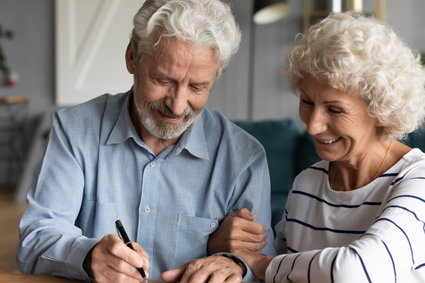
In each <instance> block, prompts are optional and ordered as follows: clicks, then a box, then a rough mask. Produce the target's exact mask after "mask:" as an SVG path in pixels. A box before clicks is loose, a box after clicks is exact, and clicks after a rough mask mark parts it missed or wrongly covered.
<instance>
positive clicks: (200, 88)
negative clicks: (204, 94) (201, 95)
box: [190, 85, 206, 92]
mask: <svg viewBox="0 0 425 283" xmlns="http://www.w3.org/2000/svg"><path fill="white" fill-rule="evenodd" d="M190 88H191V89H192V90H193V91H194V92H201V91H203V90H205V89H206V87H205V86H197V85H192V86H191V87H190Z"/></svg>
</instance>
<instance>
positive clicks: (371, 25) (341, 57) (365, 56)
mask: <svg viewBox="0 0 425 283" xmlns="http://www.w3.org/2000/svg"><path fill="white" fill-rule="evenodd" d="M286 72H287V74H288V75H289V80H290V82H291V88H292V90H294V91H295V92H298V91H299V88H300V85H301V83H302V80H303V79H304V77H305V76H306V75H308V74H310V75H312V76H314V77H315V78H316V79H318V80H321V81H324V82H326V83H327V84H329V85H330V86H331V87H333V88H335V89H338V90H340V91H344V92H352V93H356V94H358V95H360V96H361V97H362V98H363V99H364V100H365V101H366V102H367V103H368V114H369V115H370V116H372V117H375V118H377V119H378V120H379V121H380V122H381V124H382V125H383V130H384V137H385V138H403V137H404V136H405V135H406V134H407V133H410V132H412V131H414V130H416V129H417V128H419V127H420V126H421V125H422V123H423V121H424V119H425V70H424V68H423V67H422V65H421V64H420V57H419V54H417V55H414V54H413V52H412V51H411V50H410V49H409V48H408V47H407V46H406V45H405V44H404V43H403V42H402V40H400V39H399V38H398V37H397V35H396V34H395V33H394V32H393V31H392V30H391V29H390V28H389V27H388V26H385V25H383V24H381V23H379V22H378V21H377V20H375V19H373V18H369V17H363V16H360V15H357V14H353V13H351V12H346V13H339V14H333V15H330V16H328V17H327V18H325V19H324V20H322V21H321V22H319V23H317V24H315V25H313V26H311V27H310V28H309V29H308V30H307V32H306V33H305V35H303V36H302V35H301V36H299V37H298V41H297V43H296V44H295V46H294V47H293V49H292V51H291V52H290V55H289V56H288V66H287V69H286Z"/></svg>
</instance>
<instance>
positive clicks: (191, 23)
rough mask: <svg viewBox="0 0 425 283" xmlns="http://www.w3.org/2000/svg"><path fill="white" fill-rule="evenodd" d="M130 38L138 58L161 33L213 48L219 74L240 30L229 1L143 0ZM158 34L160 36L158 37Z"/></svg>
mask: <svg viewBox="0 0 425 283" xmlns="http://www.w3.org/2000/svg"><path fill="white" fill-rule="evenodd" d="M133 25H134V28H133V31H132V34H131V42H132V45H133V48H135V49H136V50H137V56H138V59H139V60H141V59H142V56H143V54H152V50H153V48H154V46H155V45H156V44H158V42H159V41H160V40H161V38H163V37H175V38H177V39H181V40H185V41H190V42H193V43H194V44H197V45H199V46H205V47H210V48H213V49H214V50H215V52H216V55H217V59H218V63H219V69H218V76H219V75H220V74H221V73H222V71H223V70H224V69H225V68H226V67H227V66H228V64H229V61H230V58H231V57H232V56H233V55H234V54H235V53H236V52H237V50H238V48H239V44H240V40H241V32H240V30H239V27H238V25H237V23H236V21H235V18H234V16H233V14H232V11H231V8H230V6H229V5H227V4H225V3H223V2H221V1H220V0H146V2H145V3H144V4H143V6H142V7H141V8H140V9H139V11H138V12H137V13H136V15H135V16H134V19H133ZM158 36H159V38H158Z"/></svg>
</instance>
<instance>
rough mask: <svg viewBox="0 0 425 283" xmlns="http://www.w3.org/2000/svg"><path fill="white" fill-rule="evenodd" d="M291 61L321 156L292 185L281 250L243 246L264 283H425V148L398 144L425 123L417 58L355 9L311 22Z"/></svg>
mask: <svg viewBox="0 0 425 283" xmlns="http://www.w3.org/2000/svg"><path fill="white" fill-rule="evenodd" d="M288 59H289V62H288V74H289V78H290V81H291V83H292V87H293V90H294V91H296V92H297V93H299V97H300V100H299V112H300V117H301V119H302V121H303V122H304V123H305V125H306V129H307V131H308V133H309V134H310V135H311V136H312V137H313V140H314V143H315V147H316V151H317V153H318V155H319V156H320V157H321V158H322V159H323V160H322V161H320V162H318V163H316V164H314V165H313V166H311V167H310V168H308V169H306V170H304V171H303V172H302V173H301V174H300V175H299V176H297V178H296V179H295V181H294V184H293V187H292V191H291V193H290V195H289V198H288V201H287V206H286V209H285V211H284V214H283V218H282V220H281V222H280V223H279V224H278V225H277V226H276V233H277V235H276V249H277V251H278V252H279V253H280V254H281V255H279V256H276V257H272V256H263V255H260V254H258V253H254V252H248V251H239V252H237V254H238V255H239V256H240V257H242V258H243V259H244V260H245V262H247V263H248V264H249V265H250V267H251V269H252V271H253V272H254V274H255V275H256V276H257V277H258V278H260V279H265V281H266V282H320V283H324V282H344V283H346V282H355V283H360V282H408V283H414V282H425V248H424V243H425V232H424V228H425V154H424V153H423V152H421V151H420V150H419V149H412V148H409V147H408V146H406V145H404V144H403V143H401V142H399V141H398V139H400V138H403V137H404V136H405V134H406V133H409V132H412V131H414V130H416V129H417V128H418V127H419V126H420V125H421V124H422V122H423V120H424V116H425V92H424V86H425V72H424V70H423V68H422V67H421V65H420V64H419V60H418V59H417V58H415V56H414V55H413V54H412V52H411V51H410V50H409V49H408V48H407V47H406V46H405V45H404V44H403V42H402V41H401V40H400V39H399V38H397V36H396V35H395V34H394V32H393V31H391V30H390V29H389V28H388V27H386V26H384V25H382V24H380V23H378V22H377V21H375V20H374V19H371V18H365V17H362V16H359V15H354V14H352V13H342V14H335V15H331V16H329V17H327V18H326V19H324V20H322V21H321V22H320V23H318V24H316V25H314V26H312V27H311V28H310V29H309V30H308V31H307V32H306V34H305V35H304V36H303V37H301V38H300V39H299V41H298V42H297V43H296V45H295V47H294V48H293V50H292V51H291V53H290V55H289V58H288ZM197 266H202V264H201V263H199V262H198V263H197ZM202 268H203V267H199V268H198V269H201V270H202ZM192 269H195V268H193V267H192ZM205 270H206V268H204V271H205ZM214 272H216V271H214ZM214 272H211V273H213V274H214ZM197 273H198V274H202V273H200V272H199V271H198V272H192V277H191V276H188V275H186V277H185V278H195V277H196V276H198V277H199V275H198V274H197ZM188 281H189V282H190V280H188Z"/></svg>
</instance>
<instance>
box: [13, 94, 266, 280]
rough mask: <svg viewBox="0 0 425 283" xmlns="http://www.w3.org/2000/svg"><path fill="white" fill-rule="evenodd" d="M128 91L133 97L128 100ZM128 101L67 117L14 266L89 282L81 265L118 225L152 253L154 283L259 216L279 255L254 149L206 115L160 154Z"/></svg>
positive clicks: (52, 140)
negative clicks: (227, 229) (238, 215)
mask: <svg viewBox="0 0 425 283" xmlns="http://www.w3.org/2000/svg"><path fill="white" fill-rule="evenodd" d="M129 93H130V92H129ZM129 93H122V94H118V95H110V94H107V95H103V96H100V97H98V98H95V99H94V100H91V101H89V102H86V103H84V104H81V105H78V106H75V107H72V108H69V109H62V110H59V111H57V112H56V113H55V115H54V117H53V123H52V130H51V133H50V137H49V142H48V145H47V150H46V153H45V156H44V159H43V162H42V165H41V169H40V173H39V175H38V177H37V178H36V179H35V181H34V184H33V186H32V187H31V188H30V191H29V193H28V195H27V199H28V208H27V210H26V212H25V214H24V216H23V218H22V221H21V223H20V233H21V237H20V245H19V247H18V252H17V263H18V266H19V268H20V270H21V271H22V272H24V273H43V274H53V275H58V276H64V277H71V278H78V279H82V280H89V276H88V275H87V274H86V272H85V271H84V269H83V267H82V264H83V261H84V258H85V256H86V254H87V253H88V251H89V250H90V249H91V248H92V247H93V246H94V245H95V244H96V243H97V242H98V241H99V240H100V239H101V238H102V237H103V236H105V235H107V234H116V229H115V220H117V219H120V220H121V221H122V223H123V225H124V226H125V228H126V230H127V233H128V235H129V237H130V239H131V240H133V241H137V242H138V243H139V244H140V245H141V247H142V248H143V249H144V250H145V251H146V252H147V253H148V254H149V259H150V262H151V269H150V270H149V273H150V277H151V278H159V277H160V274H161V272H163V271H166V270H169V269H172V268H176V267H178V266H180V265H182V264H184V263H186V262H187V261H190V260H193V259H195V258H200V257H205V256H207V243H208V237H209V235H210V234H211V233H213V232H214V231H215V230H216V229H217V227H218V225H219V223H220V221H221V220H223V219H224V217H225V216H226V215H227V214H228V213H229V212H231V211H233V210H237V209H240V208H243V207H246V208H248V209H250V210H251V211H252V212H253V213H255V214H256V215H257V219H256V221H257V222H260V223H263V224H264V225H265V227H266V228H267V232H268V234H269V237H268V245H267V247H266V248H264V250H263V253H264V254H274V248H273V232H272V230H271V227H270V184H269V172H268V167H267V162H266V156H265V152H264V149H263V147H262V146H261V145H260V143H259V142H258V141H256V140H255V139H254V138H252V137H251V136H250V135H248V134H247V133H246V132H244V131H243V130H241V129H240V128H238V127H237V126H235V125H234V124H233V123H232V122H230V121H229V120H228V119H226V118H224V117H223V116H222V115H220V114H219V113H217V112H215V111H212V110H209V109H208V108H205V109H204V110H203V111H202V112H201V114H200V116H199V117H198V118H197V119H196V121H195V123H194V124H193V125H192V126H191V127H190V128H189V129H188V130H187V131H186V132H185V133H184V134H183V135H182V137H181V138H180V140H179V141H178V143H177V144H175V145H174V146H171V147H169V148H167V149H166V150H164V151H163V152H161V153H160V154H158V155H155V154H154V153H153V152H152V150H151V149H150V148H149V147H147V146H146V144H144V143H143V141H142V140H141V139H140V137H139V135H138V134H137V132H136V130H135V128H134V126H133V123H132V121H131V119H130V115H129V111H128V109H129V106H128V105H129V101H130V99H129V98H130V95H129Z"/></svg>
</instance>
